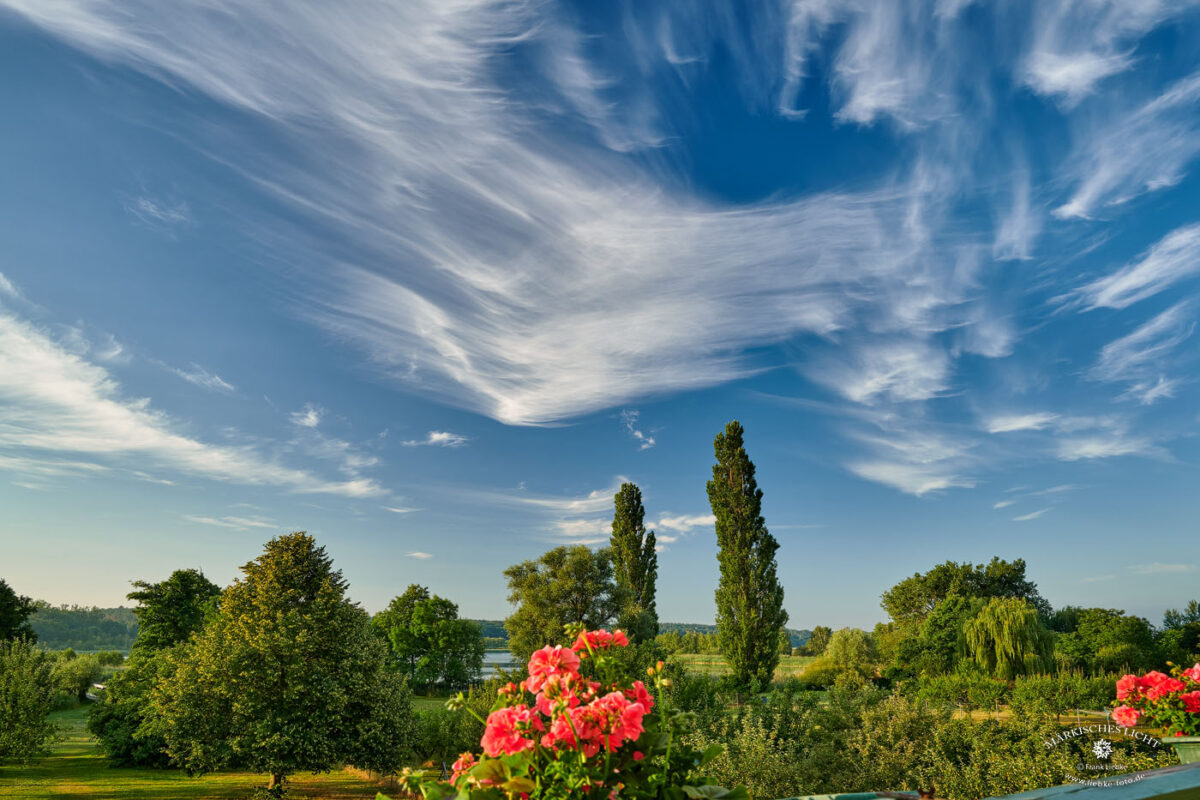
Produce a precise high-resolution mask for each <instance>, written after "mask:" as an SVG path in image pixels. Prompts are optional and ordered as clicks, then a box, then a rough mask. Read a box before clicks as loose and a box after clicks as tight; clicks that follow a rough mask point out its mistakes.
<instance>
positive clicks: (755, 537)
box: [708, 420, 788, 686]
mask: <svg viewBox="0 0 1200 800" xmlns="http://www.w3.org/2000/svg"><path fill="white" fill-rule="evenodd" d="M742 433H743V431H742V426H741V424H740V423H738V422H737V421H736V420H735V421H734V422H731V423H729V424H728V425H726V426H725V432H724V433H720V434H717V438H716V440H715V441H714V442H713V448H714V450H715V451H716V457H717V463H716V464H715V465H713V479H712V480H711V481H709V482H708V502H709V504H710V505H711V506H712V511H713V516H715V517H716V529H717V547H718V551H717V560H718V561H719V562H720V567H721V579H720V583H719V584H718V586H717V633H718V637H719V639H720V642H721V651H722V652H723V653H724V654H725V660H726V661H727V662H728V663H729V668H730V670H731V671H732V672H733V675H734V677H735V678H736V679H737V680H738V681H739V682H742V683H746V684H750V683H757V684H758V685H759V686H766V685H767V684H768V683H770V681H771V678H772V676H773V675H774V674H775V666H776V665H777V664H778V663H779V648H778V641H779V639H778V636H779V629H780V628H781V627H783V626H784V625H786V624H787V620H788V615H787V612H786V611H784V610H783V587H782V586H781V585H780V584H779V578H778V577H777V576H776V564H775V551H776V550H778V549H779V542H777V541H775V537H773V536H772V535H771V534H770V533H769V532H768V531H767V527H766V522H765V520H764V519H763V517H762V496H763V493H762V490H761V489H759V488H758V483H757V482H756V481H755V480H754V463H753V462H751V461H750V458H749V456H747V455H746V449H745V447H743V446H742Z"/></svg>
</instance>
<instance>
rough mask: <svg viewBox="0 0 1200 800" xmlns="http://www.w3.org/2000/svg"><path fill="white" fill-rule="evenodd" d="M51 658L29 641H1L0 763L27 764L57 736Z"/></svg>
mask: <svg viewBox="0 0 1200 800" xmlns="http://www.w3.org/2000/svg"><path fill="white" fill-rule="evenodd" d="M50 670H51V665H50V659H49V657H48V656H47V655H46V654H45V653H44V652H42V651H40V650H38V649H36V648H35V647H34V646H33V645H32V644H30V643H29V642H28V641H25V640H22V639H14V640H12V641H0V764H3V763H5V762H9V761H15V762H18V763H22V764H23V763H26V762H28V761H29V760H30V759H31V758H33V757H35V756H37V755H40V754H41V753H43V752H44V751H45V749H46V745H47V744H49V742H50V741H51V740H52V739H53V738H54V725H53V724H51V723H50V721H49V720H48V719H47V717H48V715H49V714H50V709H51V701H52V698H53V695H54V683H53V680H52V678H51V675H50Z"/></svg>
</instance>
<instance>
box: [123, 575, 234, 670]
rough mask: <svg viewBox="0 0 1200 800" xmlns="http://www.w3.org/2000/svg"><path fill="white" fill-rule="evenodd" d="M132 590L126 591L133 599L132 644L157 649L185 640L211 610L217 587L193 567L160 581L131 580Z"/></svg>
mask: <svg viewBox="0 0 1200 800" xmlns="http://www.w3.org/2000/svg"><path fill="white" fill-rule="evenodd" d="M133 585H134V587H135V589H136V591H133V592H130V593H129V594H128V595H126V596H127V597H128V598H129V599H130V600H133V601H134V602H136V603H137V607H136V608H134V610H133V613H134V614H135V615H136V616H137V621H138V638H137V641H136V643H135V646H136V647H138V648H149V649H152V650H161V649H163V648H166V647H172V646H174V645H177V644H179V643H181V642H185V641H187V639H188V637H189V636H191V635H192V634H193V633H195V632H196V631H198V630H200V628H201V627H202V626H203V625H204V618H205V616H206V615H207V614H210V613H212V611H213V609H214V608H215V604H216V600H217V598H218V597H220V595H221V587H219V586H217V585H216V584H215V583H213V582H212V581H210V580H209V579H208V578H206V577H204V573H202V572H200V571H199V570H196V569H179V570H175V571H174V572H172V573H171V575H170V577H168V578H167V579H166V580H164V581H160V582H159V583H149V582H147V581H134V582H133Z"/></svg>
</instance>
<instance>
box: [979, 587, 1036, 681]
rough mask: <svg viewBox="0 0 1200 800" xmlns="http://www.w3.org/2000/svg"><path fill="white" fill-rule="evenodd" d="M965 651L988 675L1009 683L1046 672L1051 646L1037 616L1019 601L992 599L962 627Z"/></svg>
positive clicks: (1024, 602) (1017, 599)
mask: <svg viewBox="0 0 1200 800" xmlns="http://www.w3.org/2000/svg"><path fill="white" fill-rule="evenodd" d="M963 633H964V635H965V638H966V645H967V650H968V652H969V653H970V655H971V657H972V658H974V659H975V662H976V663H977V664H979V666H981V667H982V668H983V669H984V670H985V671H986V672H987V673H988V674H990V675H995V676H996V677H998V678H1004V679H1006V680H1011V679H1012V678H1014V677H1015V676H1017V675H1025V674H1028V673H1033V672H1041V671H1045V670H1048V669H1049V668H1050V666H1051V658H1052V652H1053V642H1052V640H1051V635H1050V632H1049V631H1047V630H1046V629H1045V628H1043V627H1042V624H1041V621H1040V620H1039V619H1038V612H1037V610H1036V609H1034V607H1033V606H1032V605H1030V604H1029V602H1028V601H1026V600H1024V599H1022V598H1019V597H993V598H991V599H990V600H988V601H987V604H986V605H984V606H983V608H981V609H980V610H979V612H978V613H977V614H975V616H974V617H973V618H971V619H969V620H967V622H966V623H965V624H964V626H963Z"/></svg>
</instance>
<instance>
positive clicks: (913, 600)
mask: <svg viewBox="0 0 1200 800" xmlns="http://www.w3.org/2000/svg"><path fill="white" fill-rule="evenodd" d="M956 595H957V596H961V597H1016V598H1020V599H1024V600H1028V601H1029V603H1030V605H1031V606H1032V607H1033V608H1034V610H1036V611H1038V612H1039V613H1041V614H1043V615H1045V616H1049V614H1050V606H1049V604H1048V603H1047V602H1046V600H1045V599H1043V598H1042V596H1041V595H1040V594H1039V593H1038V590H1037V584H1035V583H1033V582H1032V581H1030V580H1028V579H1027V578H1026V577H1025V560H1024V559H1020V558H1018V559H1016V560H1014V561H1004V560H1003V559H1001V558H999V557H994V558H992V560H991V561H990V562H989V563H987V564H970V563H964V564H959V563H957V562H955V561H947V562H945V563H943V564H938V565H937V566H936V567H934V568H933V569H931V570H929V571H928V572H925V573H920V572H918V573H916V574H914V575H913V576H912V577H910V578H905V579H904V580H902V581H900V582H899V583H897V584H896V585H895V586H893V587H892V588H891V589H889V590H888V591H886V592H884V593H883V597H882V602H881V605H882V606H883V608H884V610H885V611H887V612H888V615H889V616H890V617H891V618H892V619H893V620H895V621H896V622H899V623H909V622H920V621H921V620H923V619H924V618H925V617H926V616H927V615H928V614H929V612H931V611H933V609H934V608H935V607H936V606H937V604H938V603H940V602H941V601H943V600H945V599H946V598H947V597H953V596H956Z"/></svg>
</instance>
